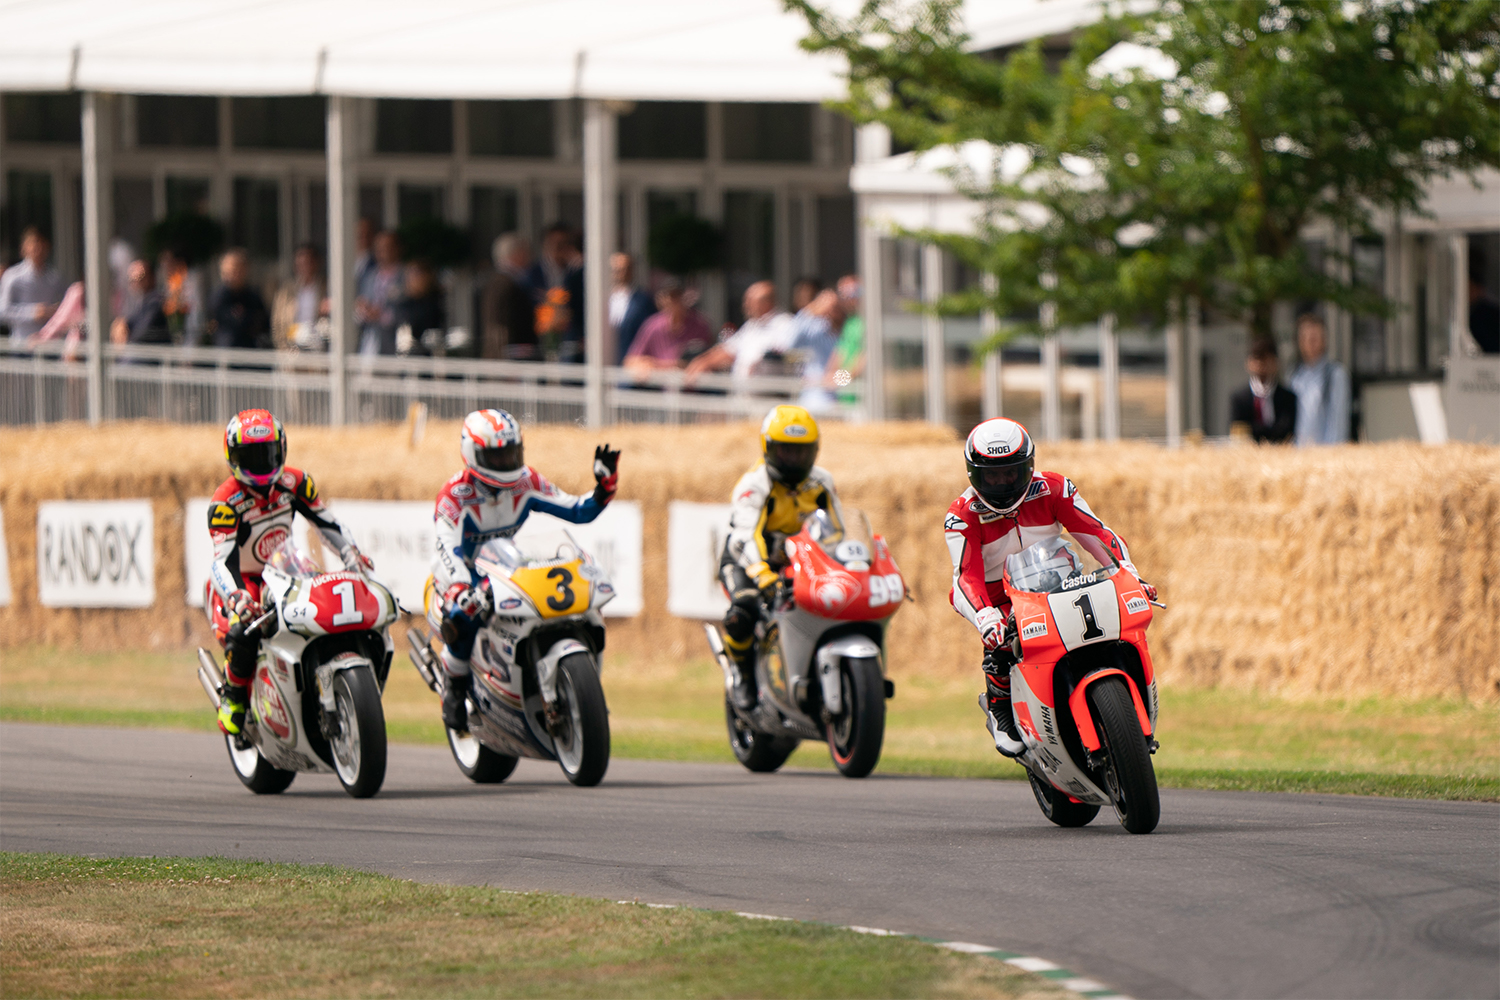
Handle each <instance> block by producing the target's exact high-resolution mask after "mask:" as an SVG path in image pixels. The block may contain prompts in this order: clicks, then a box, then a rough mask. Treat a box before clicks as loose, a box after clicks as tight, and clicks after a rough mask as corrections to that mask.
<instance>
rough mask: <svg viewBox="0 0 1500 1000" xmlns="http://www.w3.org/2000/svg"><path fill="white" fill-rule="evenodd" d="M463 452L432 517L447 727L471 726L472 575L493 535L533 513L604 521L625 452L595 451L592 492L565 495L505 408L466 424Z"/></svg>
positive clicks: (481, 595)
mask: <svg viewBox="0 0 1500 1000" xmlns="http://www.w3.org/2000/svg"><path fill="white" fill-rule="evenodd" d="M459 449H460V451H462V453H463V457H464V470H463V471H462V472H460V473H459V474H458V475H456V476H454V477H453V478H452V479H450V480H448V482H447V484H446V485H444V486H443V489H442V491H441V492H439V493H438V496H437V509H436V511H435V512H434V514H433V528H434V535H435V538H436V551H435V552H434V554H433V561H432V577H433V586H434V589H435V590H436V592H437V594H438V595H439V596H440V598H441V600H442V608H443V629H442V631H443V655H442V661H443V670H444V671H445V672H446V673H447V675H448V685H447V688H446V690H445V693H444V695H443V724H444V725H446V726H447V727H448V728H450V729H453V730H456V731H459V732H463V731H465V730H466V729H467V728H468V713H467V709H466V706H465V699H466V697H467V695H468V693H469V687H470V683H471V680H472V673H471V670H470V665H469V657H470V656H471V655H472V654H473V651H474V637H475V636H476V635H477V634H478V632H479V625H480V622H481V620H482V619H483V616H484V612H485V611H486V609H487V608H488V607H489V602H490V598H489V593H488V586H487V583H486V581H482V580H480V579H479V578H478V575H477V574H476V573H475V572H474V555H475V553H477V552H478V551H479V547H480V546H481V545H483V544H484V543H485V542H487V541H489V540H490V539H492V538H509V537H510V536H511V535H514V534H515V533H516V532H517V531H518V530H520V527H521V525H522V524H524V523H525V521H526V518H527V517H528V516H529V515H531V514H533V513H543V514H551V515H553V516H554V517H558V518H561V519H562V520H564V521H571V522H573V523H574V524H583V523H586V522H588V521H592V520H593V519H594V518H596V517H598V516H599V514H600V512H601V511H603V510H604V508H605V507H606V506H607V505H608V504H609V502H610V500H611V499H613V498H614V495H615V486H616V483H617V481H618V479H619V474H618V471H617V470H618V467H619V460H620V453H619V452H618V451H612V450H610V447H609V445H603V446H602V447H599V448H596V449H594V479H595V480H596V485H595V487H594V492H593V493H592V494H590V495H588V496H585V497H576V496H573V495H571V494H568V493H564V492H563V491H562V490H560V489H558V488H557V487H556V486H554V485H552V483H551V482H550V481H549V480H548V479H547V477H545V476H543V475H542V474H541V473H540V472H537V471H536V470H535V469H533V468H531V467H530V466H529V465H527V464H526V460H525V451H524V448H523V445H522V443H521V425H520V424H519V423H517V421H516V418H515V417H513V416H511V415H510V414H509V413H506V412H505V411H504V410H476V411H474V412H473V413H470V414H469V415H468V417H466V418H465V419H464V425H463V432H462V434H461V436H460V444H459Z"/></svg>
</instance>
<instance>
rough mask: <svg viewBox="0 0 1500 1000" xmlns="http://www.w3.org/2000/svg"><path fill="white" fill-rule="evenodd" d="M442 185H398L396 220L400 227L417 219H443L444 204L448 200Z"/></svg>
mask: <svg viewBox="0 0 1500 1000" xmlns="http://www.w3.org/2000/svg"><path fill="white" fill-rule="evenodd" d="M444 194H445V192H444V190H443V188H442V186H441V185H434V184H398V185H397V186H396V218H397V219H398V220H399V221H398V223H397V224H398V225H405V224H406V223H408V222H412V221H414V220H416V219H442V218H443V202H444V201H445V200H446V199H445V198H444V197H443V195H444Z"/></svg>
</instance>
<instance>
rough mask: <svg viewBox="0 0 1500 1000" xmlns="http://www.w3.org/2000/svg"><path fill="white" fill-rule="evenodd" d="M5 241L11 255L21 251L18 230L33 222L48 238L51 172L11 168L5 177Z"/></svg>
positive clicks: (50, 213)
mask: <svg viewBox="0 0 1500 1000" xmlns="http://www.w3.org/2000/svg"><path fill="white" fill-rule="evenodd" d="M5 189H6V195H7V197H8V199H9V203H8V204H7V205H6V209H7V211H6V213H5V216H4V221H5V223H6V226H5V228H6V230H7V232H6V234H5V235H6V243H8V244H9V249H10V254H11V257H12V259H15V258H18V257H20V255H21V233H23V232H24V231H25V230H26V229H27V228H28V227H30V226H35V227H36V228H38V229H40V230H41V231H42V232H43V233H45V234H47V238H48V239H51V238H52V175H51V174H48V173H42V172H40V171H30V170H12V171H10V172H9V173H8V174H7V175H6V178H5Z"/></svg>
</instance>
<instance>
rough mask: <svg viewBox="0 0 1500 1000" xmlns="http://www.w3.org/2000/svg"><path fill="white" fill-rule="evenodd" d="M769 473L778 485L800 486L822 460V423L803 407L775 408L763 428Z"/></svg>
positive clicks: (762, 433) (761, 434)
mask: <svg viewBox="0 0 1500 1000" xmlns="http://www.w3.org/2000/svg"><path fill="white" fill-rule="evenodd" d="M760 449H761V454H762V455H763V456H764V457H765V461H766V472H767V473H769V474H770V476H771V478H772V479H774V480H776V481H777V482H778V483H783V484H785V485H787V486H796V485H797V484H798V483H800V482H802V480H804V479H806V478H807V475H808V473H810V472H812V467H813V462H815V461H817V458H818V422H817V421H816V420H814V419H813V415H812V414H811V413H808V412H807V411H806V410H804V409H803V408H802V407H800V406H774V407H772V408H771V412H770V413H767V414H766V419H765V422H764V423H762V424H761V425H760Z"/></svg>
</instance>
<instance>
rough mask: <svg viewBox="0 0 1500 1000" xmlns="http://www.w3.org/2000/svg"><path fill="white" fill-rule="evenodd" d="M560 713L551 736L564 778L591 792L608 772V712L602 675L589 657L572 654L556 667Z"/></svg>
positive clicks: (583, 654) (558, 708)
mask: <svg viewBox="0 0 1500 1000" xmlns="http://www.w3.org/2000/svg"><path fill="white" fill-rule="evenodd" d="M557 710H558V712H559V713H561V715H562V718H563V721H562V725H561V726H560V727H559V729H558V731H557V732H556V733H554V734H553V736H552V745H553V748H554V749H555V750H556V751H557V762H558V763H559V764H561V765H562V769H563V774H564V775H566V776H567V779H568V780H569V781H571V782H572V783H573V784H575V785H578V786H579V787H581V788H592V787H593V786H594V785H597V784H599V782H601V781H603V780H604V772H605V771H607V770H609V711H608V709H606V708H605V705H604V689H603V688H602V687H600V686H599V671H598V670H596V669H594V658H593V657H592V656H590V655H589V654H587V653H569V654H568V655H567V656H564V657H563V658H562V660H561V661H559V663H558V664H557Z"/></svg>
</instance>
